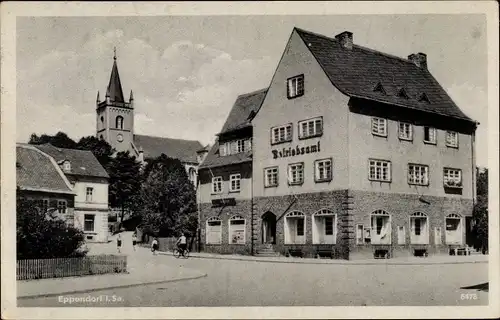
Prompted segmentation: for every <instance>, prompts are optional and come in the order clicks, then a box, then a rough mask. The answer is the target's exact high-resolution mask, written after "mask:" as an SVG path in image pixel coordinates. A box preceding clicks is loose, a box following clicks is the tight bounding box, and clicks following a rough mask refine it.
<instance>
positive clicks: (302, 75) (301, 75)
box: [286, 73, 306, 100]
mask: <svg viewBox="0 0 500 320" xmlns="http://www.w3.org/2000/svg"><path fill="white" fill-rule="evenodd" d="M295 79H297V88H296V92H295V95H293V96H292V95H291V92H290V86H291V83H292V81H293V80H295ZM299 80H302V91H301V92H299V82H298V81H299ZM305 87H306V86H305V77H304V74H303V73H302V74H299V75H296V76H293V77H290V78H287V79H286V97H287V99H288V100H291V99H295V98H298V97H302V96H303V95H304V92H305Z"/></svg>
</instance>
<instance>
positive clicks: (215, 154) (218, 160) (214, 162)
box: [199, 141, 252, 169]
mask: <svg viewBox="0 0 500 320" xmlns="http://www.w3.org/2000/svg"><path fill="white" fill-rule="evenodd" d="M248 161H252V152H251V151H248V152H242V153H237V154H232V155H229V156H224V157H220V156H219V142H218V141H216V142H215V143H214V145H213V146H212V148H211V149H210V152H209V153H208V154H207V157H206V158H205V160H204V161H203V163H202V164H201V165H200V167H199V169H204V168H214V167H222V166H227V165H230V164H237V163H243V162H248Z"/></svg>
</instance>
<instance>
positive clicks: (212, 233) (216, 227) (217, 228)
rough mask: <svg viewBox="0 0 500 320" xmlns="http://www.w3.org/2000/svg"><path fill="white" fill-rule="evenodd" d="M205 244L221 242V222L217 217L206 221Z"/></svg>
mask: <svg viewBox="0 0 500 320" xmlns="http://www.w3.org/2000/svg"><path fill="white" fill-rule="evenodd" d="M206 230H207V235H206V242H207V244H221V242H222V221H221V220H220V219H219V218H217V217H211V218H210V219H208V220H207V229H206Z"/></svg>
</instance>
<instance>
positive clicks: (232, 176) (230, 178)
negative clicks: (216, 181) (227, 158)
mask: <svg viewBox="0 0 500 320" xmlns="http://www.w3.org/2000/svg"><path fill="white" fill-rule="evenodd" d="M235 177H237V179H236V178H235ZM233 181H238V188H237V189H235V188H233ZM240 191H241V173H233V174H230V175H229V192H240Z"/></svg>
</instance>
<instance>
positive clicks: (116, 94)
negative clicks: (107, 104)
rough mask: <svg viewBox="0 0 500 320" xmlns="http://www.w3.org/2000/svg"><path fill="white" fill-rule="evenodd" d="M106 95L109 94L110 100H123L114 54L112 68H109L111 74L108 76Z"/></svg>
mask: <svg viewBox="0 0 500 320" xmlns="http://www.w3.org/2000/svg"><path fill="white" fill-rule="evenodd" d="M131 94H132V93H131ZM106 96H109V98H110V100H111V101H115V102H125V99H124V98H123V91H122V83H121V81H120V74H118V65H117V64H116V56H115V57H114V62H113V69H112V70H111V76H110V77H109V84H108V89H107V91H106Z"/></svg>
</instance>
